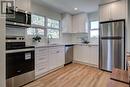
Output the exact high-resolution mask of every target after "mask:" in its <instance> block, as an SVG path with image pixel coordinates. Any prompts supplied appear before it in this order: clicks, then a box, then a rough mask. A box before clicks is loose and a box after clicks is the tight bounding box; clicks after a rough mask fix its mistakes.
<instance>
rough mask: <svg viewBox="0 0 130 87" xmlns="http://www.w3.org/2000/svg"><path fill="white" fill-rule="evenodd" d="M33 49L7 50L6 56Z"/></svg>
mask: <svg viewBox="0 0 130 87" xmlns="http://www.w3.org/2000/svg"><path fill="white" fill-rule="evenodd" d="M34 50H35V49H34V48H29V49H17V50H8V51H6V54H8V53H19V52H27V51H34Z"/></svg>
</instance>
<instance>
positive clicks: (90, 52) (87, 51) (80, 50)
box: [74, 45, 98, 67]
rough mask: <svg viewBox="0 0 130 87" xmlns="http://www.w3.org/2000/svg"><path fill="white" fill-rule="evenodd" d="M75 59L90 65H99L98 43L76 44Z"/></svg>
mask: <svg viewBox="0 0 130 87" xmlns="http://www.w3.org/2000/svg"><path fill="white" fill-rule="evenodd" d="M74 61H77V62H81V63H85V64H88V65H93V66H96V67H97V66H98V46H96V45H75V46H74Z"/></svg>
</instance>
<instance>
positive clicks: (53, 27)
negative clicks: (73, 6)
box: [47, 18, 60, 39]
mask: <svg viewBox="0 0 130 87" xmlns="http://www.w3.org/2000/svg"><path fill="white" fill-rule="evenodd" d="M50 36H51V37H50ZM47 37H48V38H55V39H56V38H59V37H60V21H59V20H53V19H50V18H48V19H47Z"/></svg>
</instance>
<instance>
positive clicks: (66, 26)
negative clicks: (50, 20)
mask: <svg viewBox="0 0 130 87" xmlns="http://www.w3.org/2000/svg"><path fill="white" fill-rule="evenodd" d="M62 29H63V30H62V33H72V16H71V15H69V14H65V15H64V17H63V20H62Z"/></svg>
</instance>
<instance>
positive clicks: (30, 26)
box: [0, 0, 130, 87]
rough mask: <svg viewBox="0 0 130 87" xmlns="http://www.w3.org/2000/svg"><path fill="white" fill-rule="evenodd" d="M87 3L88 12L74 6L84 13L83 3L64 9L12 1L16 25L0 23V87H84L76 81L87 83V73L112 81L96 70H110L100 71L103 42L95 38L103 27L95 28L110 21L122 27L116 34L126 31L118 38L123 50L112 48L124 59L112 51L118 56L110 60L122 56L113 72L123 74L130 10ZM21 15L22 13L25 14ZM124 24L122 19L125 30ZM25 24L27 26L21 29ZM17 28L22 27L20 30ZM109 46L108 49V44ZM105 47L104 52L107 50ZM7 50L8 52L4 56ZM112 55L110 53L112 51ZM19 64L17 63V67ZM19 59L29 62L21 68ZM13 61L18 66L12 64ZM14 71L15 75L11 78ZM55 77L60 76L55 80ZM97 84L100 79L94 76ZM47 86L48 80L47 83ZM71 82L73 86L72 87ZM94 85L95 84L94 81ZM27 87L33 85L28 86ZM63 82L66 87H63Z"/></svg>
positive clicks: (51, 4)
mask: <svg viewBox="0 0 130 87" xmlns="http://www.w3.org/2000/svg"><path fill="white" fill-rule="evenodd" d="M72 2H73V0H72ZM72 2H71V3H72ZM86 2H88V3H86V4H85V5H87V6H89V7H87V6H86V7H85V8H82V10H81V8H80V7H77V6H79V5H78V4H80V6H81V7H82V4H83V3H84V1H81V3H80V2H78V1H77V6H71V9H69V8H70V7H69V4H68V6H62V5H61V3H65V1H63V0H61V1H59V2H51V1H50V2H49V1H48V2H46V0H44V1H43V2H42V1H41V0H39V1H36V0H16V2H15V3H16V7H17V8H16V10H18V11H16V13H15V18H16V20H15V19H11V18H6V21H5V20H4V17H3V18H1V21H2V22H1V28H2V29H1V34H0V36H1V37H2V38H1V39H0V41H1V50H2V51H0V54H2V55H1V57H2V58H1V59H0V61H2V62H1V63H0V67H1V71H2V72H1V73H0V76H1V78H0V79H1V81H2V82H0V86H1V87H5V85H6V86H7V87H19V86H23V85H24V86H25V87H37V86H38V87H39V86H40V87H46V86H49V87H53V85H54V86H56V87H57V86H58V87H59V86H60V87H64V86H65V87H67V86H71V87H75V86H76V85H77V84H78V83H80V82H81V83H82V79H81V78H83V77H81V78H79V77H78V78H79V79H78V78H77V75H82V74H83V72H85V73H84V74H85V76H86V78H88V77H87V75H88V76H89V75H90V76H91V73H88V72H89V71H90V72H94V73H93V74H98V73H99V74H100V73H103V76H101V81H106V80H105V79H110V75H109V74H108V72H105V71H102V70H101V71H100V70H99V69H103V70H105V69H106V70H108V71H112V68H113V67H111V66H110V65H109V64H110V63H108V64H106V66H108V67H107V68H106V67H105V68H104V67H102V65H101V64H102V63H101V58H100V57H101V56H100V55H99V53H100V50H101V49H100V46H102V45H101V44H100V43H101V41H99V38H103V37H99V36H100V35H99V33H98V32H99V28H100V29H103V27H102V28H101V26H100V27H99V23H100V24H101V25H103V23H104V21H105V22H106V21H109V22H113V21H114V20H119V21H123V22H121V23H119V25H121V26H119V27H118V28H120V27H122V29H124V28H123V26H126V28H125V30H124V31H123V32H124V33H123V32H122V34H121V35H122V38H124V39H122V45H120V43H119V44H118V43H116V45H117V46H118V47H122V48H120V49H122V51H121V52H122V55H119V54H120V53H119V52H118V51H117V50H116V52H118V53H117V54H118V55H112V56H118V57H119V56H122V57H119V58H120V59H121V60H122V59H124V60H122V62H123V63H122V62H121V66H120V64H119V65H118V66H116V67H114V68H120V69H125V68H126V70H127V59H125V57H124V55H125V56H126V55H127V53H129V52H130V51H129V34H128V32H129V29H128V28H129V24H128V23H129V15H128V13H129V11H128V9H129V8H127V5H128V6H129V4H128V3H129V2H128V1H127V0H121V1H120V0H119V1H118V0H115V1H112V0H110V1H108V0H107V1H106V2H105V1H104V0H101V1H99V0H97V1H92V2H93V3H92V2H91V1H90V2H89V1H87V0H86ZM21 3H23V4H21ZM66 3H67V2H66ZM89 4H91V5H92V6H90V5H89ZM23 5H24V6H23ZM83 5H84V4H83ZM58 6H59V7H58ZM60 6H61V9H60ZM98 6H99V8H98ZM65 7H66V8H65ZM120 7H121V8H120ZM90 8H91V10H90ZM65 9H66V10H65ZM19 10H20V12H19ZM80 10H81V11H80ZM89 10H90V11H89ZM23 11H26V12H25V13H24V14H23ZM127 11H128V12H127ZM119 14H120V15H119ZM30 16H31V17H30ZM22 17H23V18H22ZM25 17H26V18H25ZM19 18H21V19H19ZM18 19H19V20H18ZM24 19H25V20H26V21H25V20H24ZM122 19H126V20H125V22H126V24H125V23H124V20H122ZM14 20H15V22H14ZM12 22H13V24H12ZM25 22H26V25H25V24H24V23H25ZM20 23H23V24H22V25H21V24H20ZM5 24H6V25H5ZM117 25H118V24H117ZM115 28H116V27H115ZM125 31H126V32H125ZM125 33H126V34H125ZM100 34H101V33H100ZM123 35H125V36H123ZM4 38H5V39H4ZM105 38H106V37H105ZM112 38H114V39H117V37H112ZM118 39H119V38H118ZM100 40H101V39H100ZM5 43H6V44H5ZM123 44H124V45H123ZM108 45H109V47H110V44H108ZM125 46H126V47H125ZM109 47H108V48H105V49H109ZM5 48H6V50H4V49H5ZM10 49H11V50H10ZM18 49H19V50H18ZM120 49H119V50H120ZM3 50H4V51H3ZM111 51H112V50H110V52H111ZM108 53H109V52H108ZM112 53H114V52H113V51H112ZM5 54H6V55H5ZM23 55H24V56H23ZM17 56H18V57H17ZM11 57H12V58H11ZM126 57H127V56H126ZM18 58H20V59H21V61H20V60H19V59H18ZM22 58H24V59H25V60H26V61H27V62H25V61H24V62H22V61H23V60H22ZM108 58H110V57H108ZM11 59H14V60H11ZM16 60H19V61H17V62H16ZM5 61H6V62H5ZM11 61H12V62H11ZM109 61H110V60H109ZM72 62H73V63H72ZM124 62H126V63H124ZM10 63H12V65H9V64H10ZM20 63H21V64H20ZM69 63H70V64H69ZM118 63H120V62H118ZM5 64H6V66H5ZM16 64H17V65H16ZM128 65H129V64H128ZM12 66H13V68H12ZM15 66H17V67H15ZM14 68H16V69H14ZM84 68H85V69H84ZM13 69H14V70H13ZM82 69H83V70H82ZM8 70H9V71H8ZM15 70H16V73H14V72H15ZM67 70H68V72H67ZM80 71H81V72H80ZM122 71H123V70H122ZM124 71H125V70H124ZM71 72H72V73H71ZM67 73H68V74H67ZM69 73H70V74H69ZM77 73H79V74H77ZM5 74H6V75H5ZM93 74H92V76H91V77H90V78H91V79H94V78H95V77H94V75H93ZM53 75H54V77H53ZM57 75H59V77H58V76H57ZM71 75H74V76H71ZM83 76H84V75H83ZM51 77H52V78H51ZM104 77H105V78H104ZM5 78H6V79H5ZM27 78H28V79H27ZM67 78H68V80H67ZM86 78H85V79H86ZM97 78H99V77H98V76H97ZM49 79H52V80H49ZM58 79H59V80H61V81H59V80H58ZM73 79H77V80H73ZM91 79H90V80H91ZM34 80H35V81H34ZM45 80H47V82H46V81H45ZM55 80H56V81H55ZM32 81H33V82H32ZM49 81H52V83H51V82H50V83H49ZM64 81H66V82H64ZM69 81H70V83H69ZM71 81H72V83H71ZM74 81H76V82H75V83H74ZM93 81H94V82H95V80H93ZM96 81H97V80H96ZM29 82H32V83H30V84H27V83H29ZM67 82H68V84H66V83H67ZM110 82H111V83H113V84H114V85H115V84H116V83H117V84H118V86H117V85H116V86H117V87H119V85H121V87H128V86H127V85H128V84H124V83H121V82H118V81H117V82H115V80H114V82H113V80H110ZM4 83H5V84H4ZM42 83H43V84H42ZM47 83H48V84H47ZM60 83H61V84H60ZM88 83H89V81H88V82H87V80H86V84H85V82H83V83H82V85H79V87H84V86H90V87H95V86H94V85H92V84H90V85H89V84H88ZM105 83H106V84H107V83H109V80H108V82H107V81H106V82H104V83H101V84H100V85H98V84H97V87H100V86H104V87H107V86H106V84H105ZM25 84H27V85H25ZM65 84H66V85H65ZM95 85H96V84H95ZM116 86H108V87H116Z"/></svg>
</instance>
